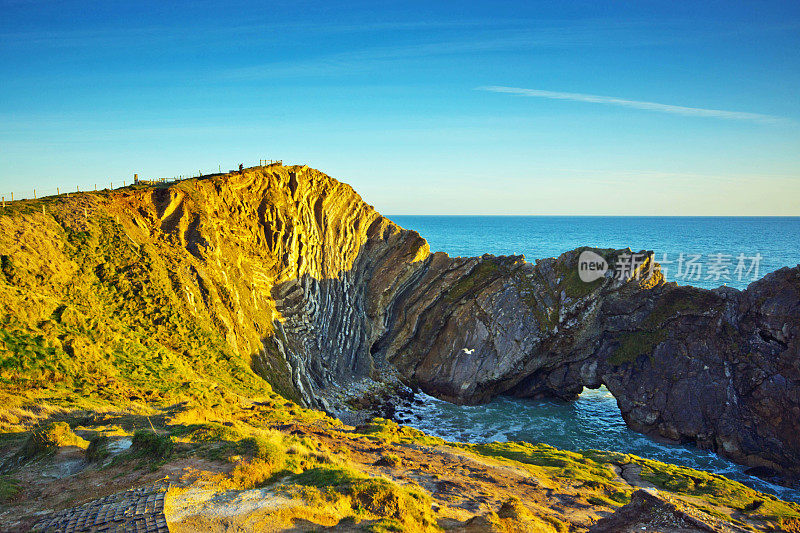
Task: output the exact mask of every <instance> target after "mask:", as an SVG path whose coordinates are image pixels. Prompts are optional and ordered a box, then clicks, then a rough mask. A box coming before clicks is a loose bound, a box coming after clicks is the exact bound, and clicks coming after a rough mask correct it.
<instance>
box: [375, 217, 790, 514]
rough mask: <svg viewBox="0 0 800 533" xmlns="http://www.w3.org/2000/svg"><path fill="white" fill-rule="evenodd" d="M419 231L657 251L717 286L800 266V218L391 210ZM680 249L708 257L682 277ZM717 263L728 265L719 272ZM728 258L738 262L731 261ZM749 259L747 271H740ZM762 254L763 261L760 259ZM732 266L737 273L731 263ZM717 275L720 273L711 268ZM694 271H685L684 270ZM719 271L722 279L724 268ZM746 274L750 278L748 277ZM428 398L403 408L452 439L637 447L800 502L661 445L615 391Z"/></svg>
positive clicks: (519, 247)
mask: <svg viewBox="0 0 800 533" xmlns="http://www.w3.org/2000/svg"><path fill="white" fill-rule="evenodd" d="M389 218H391V219H392V220H394V221H395V222H397V223H398V224H400V225H401V226H403V227H405V228H408V229H414V230H416V231H418V232H419V233H420V234H421V235H422V236H423V237H425V238H426V239H427V240H428V242H429V243H430V246H431V250H433V251H439V250H441V251H444V252H447V253H449V254H450V255H451V256H458V255H461V256H474V255H481V254H484V253H492V254H496V255H508V254H515V253H517V254H519V253H521V254H525V256H526V259H527V260H528V261H533V260H535V259H537V258H544V257H555V256H558V255H560V254H561V253H563V252H565V251H568V250H572V249H574V248H577V247H579V246H595V247H600V248H626V247H630V248H631V249H632V250H634V251H639V250H653V251H654V252H656V259H657V260H661V259H662V258H663V257H664V256H663V254H666V259H667V260H672V261H674V262H673V263H668V264H667V265H666V267H667V268H666V275H667V278H668V279H669V280H673V281H677V282H678V283H680V284H685V285H695V286H698V287H705V288H713V287H717V286H719V285H722V284H723V283H725V284H727V285H729V286H733V287H736V288H740V289H742V288H745V287H746V286H747V284H748V283H750V282H751V281H753V279H752V278H753V275H754V274H755V271H754V270H755V269H753V270H751V271H750V272H747V271H746V270H747V268H748V267H750V266H751V265H752V263H753V262H757V263H758V277H762V276H763V275H764V274H766V273H768V272H771V271H773V270H776V269H778V268H781V267H783V266H795V265H797V264H800V246H798V244H799V243H800V217H798V218H710V217H709V218H707V217H473V216H443V217H438V216H437V217H433V216H390V217H389ZM680 254H683V258H684V264H683V265H682V267H685V261H687V260H688V259H689V257H690V256H696V255H700V256H701V258H700V259H698V260H696V261H695V263H696V264H702V265H703V266H704V267H705V268H700V272H699V274H700V275H699V278H695V276H696V275H697V273H698V272H697V268H695V269H694V270H693V271H692V272H691V273H692V276H691V277H690V279H687V277H686V276H685V275H683V276H682V277H678V276H676V273H677V272H676V270H677V265H678V262H679V258H680ZM716 254H723V257H722V260H721V261H719V260H718V261H716V264H717V265H718V267H719V268H716V269H711V270H709V268H711V267H710V265H711V264H712V263H713V262H714V260H715V259H716V258H717V257H718V256H717V255H716ZM727 256H730V257H729V259H730V261H729V262H727V261H726V259H728V257H727ZM739 256H743V260H742V262H743V263H744V268H743V269H742V272H741V274H742V275H741V276H739V275H738V273H737V272H736V267H737V265H738V263H739V260H738V258H739ZM755 257H760V259H758V260H757V261H754V260H752V258H755ZM726 265H727V266H728V277H727V279H726V278H725V276H724V273H725V269H724V268H722V267H724V266H726ZM709 272H710V273H711V274H710V275H709ZM682 274H685V268H684V269H682ZM718 274H719V278H718V279H716V278H717V275H718ZM740 277H741V279H739V278H740ZM422 398H423V399H424V401H423V402H422V403H421V404H416V405H413V406H412V407H410V408H406V409H404V410H401V411H399V413H398V414H399V415H400V416H401V417H404V418H405V419H406V422H405V423H406V424H408V425H411V426H414V427H417V428H419V429H423V430H425V431H427V432H429V433H431V434H434V435H438V436H440V437H443V438H446V439H449V440H458V441H463V442H487V441H495V440H496V441H509V440H522V441H528V442H545V443H547V444H551V445H553V446H556V447H559V448H562V449H568V450H580V449H590V448H594V449H603V450H614V451H620V452H625V453H633V454H636V455H639V456H642V457H647V458H650V459H656V460H659V461H664V462H669V463H674V464H679V465H685V466H689V467H692V468H699V469H702V470H707V471H711V472H716V473H719V474H722V475H725V476H727V477H729V478H731V479H734V480H736V481H740V482H742V483H745V484H747V485H749V486H752V487H754V488H756V489H758V490H762V491H765V492H770V493H773V494H776V495H778V496H780V497H782V498H784V499H790V500H795V501H800V490H793V489H788V488H785V487H781V486H778V485H775V484H772V483H769V482H766V481H764V480H761V479H759V478H757V477H754V476H750V475H747V474H745V473H744V468H743V467H741V466H739V465H736V464H734V463H732V462H730V461H728V460H726V459H724V458H722V457H720V456H718V455H716V454H714V453H711V452H708V451H705V450H700V449H699V448H696V447H694V446H687V445H672V444H661V443H658V442H656V441H654V440H653V439H651V438H648V437H646V436H644V435H641V434H639V433H636V432H634V431H631V430H629V429H628V428H627V427H626V426H625V422H624V421H623V420H622V416H621V415H620V412H619V409H618V407H617V403H616V400H615V399H614V397H613V396H612V395H611V393H609V392H608V390H606V389H605V388H601V389H599V390H585V391H584V393H583V394H581V396H580V398H579V399H578V400H577V401H575V402H561V401H556V400H520V399H512V398H497V399H495V400H494V401H492V402H490V403H488V404H485V405H479V406H457V405H453V404H450V403H447V402H444V401H441V400H437V399H435V398H431V397H430V396H426V395H423V396H422Z"/></svg>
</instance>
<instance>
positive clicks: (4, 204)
mask: <svg viewBox="0 0 800 533" xmlns="http://www.w3.org/2000/svg"><path fill="white" fill-rule="evenodd" d="M5 208H6V197H5V196H3V209H5Z"/></svg>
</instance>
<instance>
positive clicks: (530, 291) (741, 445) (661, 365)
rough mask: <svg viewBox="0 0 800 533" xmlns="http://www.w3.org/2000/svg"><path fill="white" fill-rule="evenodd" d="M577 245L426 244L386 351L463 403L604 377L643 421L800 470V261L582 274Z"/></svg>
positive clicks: (636, 420) (663, 432)
mask: <svg viewBox="0 0 800 533" xmlns="http://www.w3.org/2000/svg"><path fill="white" fill-rule="evenodd" d="M581 251H582V250H575V251H573V252H568V253H566V254H564V255H562V256H561V257H559V258H558V259H545V260H540V261H537V262H536V264H535V265H532V264H530V263H526V262H524V261H523V259H522V258H520V257H488V256H485V257H483V258H480V259H467V260H464V259H460V258H456V259H449V258H439V257H437V256H436V255H434V256H433V257H432V258H431V259H429V260H428V261H427V262H426V266H425V267H424V268H423V270H424V274H423V275H421V276H420V277H419V278H418V279H419V281H418V282H417V287H416V288H415V289H414V290H411V291H407V292H406V293H405V294H403V295H401V298H400V299H399V301H398V302H397V303H396V304H395V306H394V307H393V309H392V311H391V315H390V320H389V321H388V323H389V327H388V328H387V331H386V333H385V334H384V337H383V339H385V340H382V341H381V343H383V346H384V348H382V351H381V353H382V354H383V355H384V356H385V357H387V358H388V360H389V361H391V362H392V363H393V364H394V365H395V366H396V368H397V369H399V371H400V372H401V373H402V374H403V375H404V376H406V377H407V378H408V379H409V380H410V381H412V382H413V383H414V384H415V385H418V386H420V387H421V388H422V389H423V390H425V391H426V392H428V393H429V394H432V395H435V396H438V397H442V398H445V399H448V400H451V401H455V402H459V403H477V402H482V401H485V400H487V399H489V398H491V397H493V396H495V395H498V394H507V395H514V396H519V397H533V398H538V397H547V396H551V397H559V398H563V399H567V400H568V399H573V398H575V397H576V396H577V395H578V394H579V393H580V392H581V390H582V389H583V387H589V388H596V387H599V386H600V385H606V387H607V388H608V389H609V390H610V391H611V392H612V394H614V396H615V397H616V398H617V401H618V404H619V407H620V410H621V411H622V415H623V417H624V419H625V421H626V422H627V424H628V425H629V426H630V427H632V428H633V429H635V430H637V431H641V432H644V433H648V434H653V435H659V436H661V437H665V438H668V439H671V440H674V441H680V442H693V443H697V444H698V445H700V446H701V447H704V448H710V449H712V450H715V451H717V452H719V453H722V454H724V455H726V456H728V457H730V458H732V459H734V460H736V461H738V462H741V463H745V464H749V465H754V466H763V467H767V468H772V469H775V470H779V471H782V472H784V473H789V474H790V475H794V474H797V473H800V437H798V436H799V435H800V416H799V415H800V368H799V364H800V357H799V356H798V351H799V350H798V349H799V347H798V338H799V337H800V335H798V329H799V328H800V268H793V269H789V268H784V269H781V270H779V271H777V272H774V273H772V274H769V275H768V276H766V277H765V278H763V279H762V280H760V281H758V282H756V283H753V284H752V285H751V286H750V287H749V288H748V289H747V290H745V291H737V290H735V289H731V288H726V287H721V288H719V289H715V290H704V289H698V288H693V287H685V286H684V287H682V286H677V285H676V284H674V283H664V281H663V279H662V277H661V275H660V272H659V267H658V265H657V264H653V263H651V259H650V258H651V257H652V254H649V253H642V257H646V258H647V260H646V261H645V262H644V263H643V264H642V266H641V270H642V273H641V275H640V276H639V278H640V279H636V276H635V275H633V276H629V277H628V279H616V278H615V277H612V276H608V277H604V278H602V279H599V280H597V281H595V282H593V283H583V282H581V281H580V280H579V279H578V277H577V273H578V270H577V269H578V265H577V259H578V256H579V253H580V252H581ZM597 252H599V253H601V254H603V255H605V256H606V257H607V258H608V259H609V262H610V263H612V262H613V261H614V260H615V259H616V258H619V257H620V255H621V254H627V253H629V252H628V251H625V250H618V251H612V250H597ZM442 264H443V265H444V266H442ZM459 268H460V270H458V269H459ZM454 271H455V272H457V273H458V274H457V275H454V274H453V272H454ZM645 271H647V272H649V274H648V275H645V273H644V272H645Z"/></svg>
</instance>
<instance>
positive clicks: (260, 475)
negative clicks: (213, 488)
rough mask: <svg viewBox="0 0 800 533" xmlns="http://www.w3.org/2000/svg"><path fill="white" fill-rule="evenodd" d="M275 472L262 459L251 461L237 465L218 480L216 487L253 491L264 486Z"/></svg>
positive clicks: (271, 466) (274, 469) (270, 465)
mask: <svg viewBox="0 0 800 533" xmlns="http://www.w3.org/2000/svg"><path fill="white" fill-rule="evenodd" d="M276 470H277V469H276V468H275V467H274V466H273V465H272V464H270V463H269V462H267V461H265V460H263V459H253V460H252V461H246V462H242V463H239V464H237V465H236V467H235V468H234V469H233V471H232V472H231V473H230V475H228V476H227V477H225V478H222V479H219V480H218V483H217V486H218V487H220V488H223V489H239V490H247V489H254V488H257V487H260V486H262V485H264V484H265V483H266V482H267V481H268V480H269V479H270V478H271V477H272V476H273V474H275V472H276Z"/></svg>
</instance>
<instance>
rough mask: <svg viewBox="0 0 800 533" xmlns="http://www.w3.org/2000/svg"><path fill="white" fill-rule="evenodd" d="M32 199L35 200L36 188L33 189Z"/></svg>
mask: <svg viewBox="0 0 800 533" xmlns="http://www.w3.org/2000/svg"><path fill="white" fill-rule="evenodd" d="M33 199H34V200H36V189H33Z"/></svg>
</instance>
